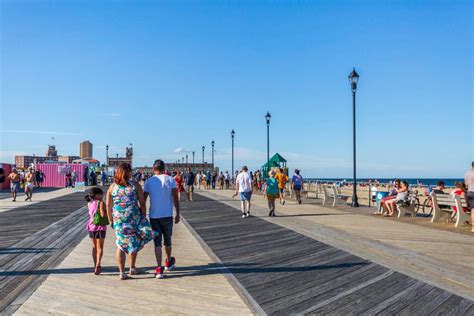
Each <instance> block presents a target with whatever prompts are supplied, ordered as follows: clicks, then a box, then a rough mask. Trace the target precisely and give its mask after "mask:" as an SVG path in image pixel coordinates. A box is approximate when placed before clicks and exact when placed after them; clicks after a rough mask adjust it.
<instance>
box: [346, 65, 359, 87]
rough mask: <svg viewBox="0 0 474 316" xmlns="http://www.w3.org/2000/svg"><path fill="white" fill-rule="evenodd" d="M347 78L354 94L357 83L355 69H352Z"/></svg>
mask: <svg viewBox="0 0 474 316" xmlns="http://www.w3.org/2000/svg"><path fill="white" fill-rule="evenodd" d="M348 78H349V82H350V83H351V88H352V92H355V91H356V90H357V82H359V74H358V73H357V72H356V70H355V68H352V72H351V73H350V75H349V77H348Z"/></svg>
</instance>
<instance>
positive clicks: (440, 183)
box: [436, 180, 444, 187]
mask: <svg viewBox="0 0 474 316" xmlns="http://www.w3.org/2000/svg"><path fill="white" fill-rule="evenodd" d="M436 185H437V186H439V187H444V181H442V180H440V181H438V182H436Z"/></svg>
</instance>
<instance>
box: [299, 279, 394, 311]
mask: <svg viewBox="0 0 474 316" xmlns="http://www.w3.org/2000/svg"><path fill="white" fill-rule="evenodd" d="M394 273H395V271H387V272H385V273H384V274H381V275H379V276H378V277H375V278H373V279H370V280H368V281H366V282H364V283H361V284H359V285H357V286H356V287H353V288H351V289H349V290H347V291H344V292H341V293H339V294H337V295H335V296H333V297H331V298H329V299H327V300H324V301H322V302H319V303H318V304H316V305H315V306H312V307H310V308H308V309H306V310H304V311H303V312H301V313H298V315H300V314H301V315H303V314H309V313H311V312H312V311H315V310H317V309H318V308H320V307H322V306H324V305H327V304H331V303H332V302H335V301H337V300H338V299H340V298H343V297H344V296H347V295H349V294H352V293H354V292H356V291H358V290H361V289H363V288H364V287H367V286H369V285H371V284H373V283H376V282H378V281H380V280H383V279H385V278H387V277H389V276H391V275H392V274H394Z"/></svg>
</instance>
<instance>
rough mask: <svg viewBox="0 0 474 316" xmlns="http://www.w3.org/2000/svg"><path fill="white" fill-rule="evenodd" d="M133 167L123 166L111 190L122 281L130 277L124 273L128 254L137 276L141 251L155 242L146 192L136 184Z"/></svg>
mask: <svg viewBox="0 0 474 316" xmlns="http://www.w3.org/2000/svg"><path fill="white" fill-rule="evenodd" d="M131 177H132V167H131V166H130V164H128V163H123V164H121V165H120V166H119V167H118V169H117V172H116V174H115V177H114V183H113V184H112V185H111V186H110V188H109V190H108V191H107V214H108V217H109V221H110V222H111V223H112V227H113V228H114V230H115V236H116V238H117V241H116V244H117V263H118V267H119V271H120V279H121V280H125V279H127V278H128V276H127V274H126V273H125V272H124V266H125V255H126V254H127V255H128V257H129V260H130V274H137V273H139V271H138V270H137V269H136V268H135V262H136V260H137V254H138V252H139V251H140V250H141V249H142V248H143V246H144V245H145V244H146V243H148V242H149V241H151V240H153V231H152V229H151V226H150V223H149V222H148V220H147V219H146V206H145V198H144V195H143V190H142V188H141V186H140V185H139V184H132V183H131V182H130V179H131Z"/></svg>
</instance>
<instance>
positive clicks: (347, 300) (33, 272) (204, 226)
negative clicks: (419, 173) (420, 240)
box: [0, 191, 474, 315]
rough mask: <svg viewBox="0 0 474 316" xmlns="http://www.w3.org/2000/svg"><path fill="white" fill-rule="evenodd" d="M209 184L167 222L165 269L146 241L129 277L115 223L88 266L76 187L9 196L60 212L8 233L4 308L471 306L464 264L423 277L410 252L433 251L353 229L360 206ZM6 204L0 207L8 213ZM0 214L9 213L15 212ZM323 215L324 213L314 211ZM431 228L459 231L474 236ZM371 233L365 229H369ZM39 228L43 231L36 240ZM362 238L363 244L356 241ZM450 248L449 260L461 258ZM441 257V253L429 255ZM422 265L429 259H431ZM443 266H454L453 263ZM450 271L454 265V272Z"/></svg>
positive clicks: (282, 310) (194, 310) (406, 309)
mask: <svg viewBox="0 0 474 316" xmlns="http://www.w3.org/2000/svg"><path fill="white" fill-rule="evenodd" d="M214 192H215V194H209V193H205V192H201V194H199V195H197V196H196V201H195V202H193V203H189V202H183V203H182V211H183V217H184V223H183V224H179V225H177V226H176V227H175V234H174V241H175V252H174V254H175V255H176V257H177V260H178V266H179V268H178V269H177V270H176V271H175V272H172V273H169V274H167V276H168V277H167V278H165V279H164V280H155V279H154V278H153V269H154V266H155V263H154V258H153V249H152V245H151V244H149V245H147V247H146V248H145V249H144V250H143V251H142V252H141V253H140V255H139V260H138V265H139V266H140V267H142V268H144V270H145V272H146V273H145V274H143V275H140V276H136V277H134V279H133V280H129V281H125V282H124V281H119V280H118V277H117V268H116V266H115V255H114V253H115V246H114V237H113V233H112V232H111V231H109V233H108V238H107V239H106V251H105V256H104V262H103V266H104V273H103V274H102V275H101V276H99V277H97V276H94V275H93V274H92V273H91V267H90V261H91V258H90V245H89V243H90V241H89V240H88V238H84V239H83V237H84V236H85V231H84V224H85V220H86V218H85V215H86V212H85V210H84V209H83V208H81V207H82V206H83V205H84V202H83V195H84V194H76V195H74V194H73V195H70V196H65V197H63V199H65V200H67V201H68V205H71V207H70V208H69V209H68V210H64V205H66V204H65V203H64V201H65V200H61V199H59V198H58V199H52V200H49V201H47V202H41V203H44V204H43V205H42V206H41V203H38V204H34V205H30V206H26V207H25V208H24V209H22V208H17V209H16V210H15V211H18V212H22V213H21V214H29V213H28V212H31V213H32V212H40V213H41V212H42V214H44V215H45V216H46V217H48V218H49V219H50V221H56V222H54V223H52V222H50V224H49V225H48V222H47V221H42V222H41V223H42V224H41V225H40V224H38V225H37V226H35V225H32V228H33V229H32V230H31V232H30V231H29V230H28V229H27V228H25V229H24V230H23V233H24V234H25V236H26V238H23V240H21V241H20V242H19V243H17V244H13V245H8V238H5V245H4V248H2V251H3V253H1V257H0V259H1V260H2V261H1V263H2V265H1V271H0V277H1V278H2V279H1V280H2V282H1V284H0V286H1V287H2V288H0V294H1V295H2V299H3V301H2V304H3V305H2V306H3V312H4V313H7V314H9V313H11V312H13V311H15V310H16V309H18V310H17V313H18V314H19V315H33V314H34V315H38V314H40V315H41V314H49V313H59V312H61V313H65V314H104V315H105V314H124V315H125V314H132V313H141V314H151V313H165V314H239V315H245V314H251V313H253V314H271V315H273V314H275V315H278V314H282V315H283V314H366V315H372V314H377V313H381V314H394V313H397V314H405V315H411V314H420V315H424V314H426V315H427V314H443V315H449V314H451V315H470V314H474V302H473V301H472V300H471V299H469V298H470V296H469V295H468V294H469V293H468V294H465V292H469V291H471V292H472V288H473V287H472V283H470V281H469V278H470V275H465V278H466V280H467V281H465V282H464V283H461V284H459V285H458V287H453V290H451V288H450V284H452V283H450V282H444V281H443V280H440V279H439V277H438V276H436V275H434V276H433V277H431V278H430V277H429V276H427V275H424V274H422V273H418V272H417V271H416V270H410V269H407V268H406V266H411V265H412V262H415V263H416V264H417V263H418V261H416V260H419V262H420V264H421V263H424V264H426V263H428V264H430V265H432V260H434V259H433V258H429V257H428V256H427V255H425V254H419V253H418V254H417V253H414V252H410V251H409V250H408V248H406V249H402V250H400V249H397V248H395V247H387V246H386V245H382V244H381V243H380V242H375V241H374V242H373V243H369V242H368V241H367V240H362V239H360V238H359V237H358V235H357V231H353V230H352V229H351V227H354V226H355V225H358V226H360V227H358V229H362V227H363V226H364V224H362V222H361V218H359V217H358V216H359V215H352V216H348V214H349V213H348V212H347V211H341V210H331V209H325V208H320V207H319V206H316V205H305V206H303V207H302V208H300V209H298V210H299V211H300V214H297V213H295V212H296V211H295V210H296V208H295V207H294V206H292V205H291V203H292V202H291V201H290V202H288V204H289V205H287V206H285V207H279V208H278V209H277V212H278V213H279V214H280V215H283V216H282V217H277V218H273V219H268V218H267V217H264V216H263V215H265V213H266V211H265V210H264V208H261V207H259V206H255V208H254V214H257V215H258V216H252V217H250V218H247V219H242V218H241V217H240V216H239V211H238V210H237V209H236V208H235V206H238V204H239V203H238V201H237V200H232V199H229V198H228V196H229V191H223V192H216V191H214ZM255 202H256V204H257V205H263V199H262V198H260V197H255ZM30 208H31V209H30ZM74 208H75V209H74ZM51 210H55V211H51ZM309 210H311V213H309ZM12 211H13V210H12ZM9 212H11V211H8V212H5V213H3V214H0V218H1V216H2V215H7V216H9V214H8V213H9ZM61 214H62V215H61ZM285 214H287V215H285ZM321 214H323V215H321ZM324 214H327V215H324ZM313 215H317V216H313ZM340 215H346V216H344V220H339V224H340V225H342V226H340V228H339V229H338V230H334V229H333V228H332V226H334V225H336V224H335V223H332V222H331V221H330V219H331V218H342V217H341V216H340ZM55 216H57V217H55ZM360 216H363V215H360ZM5 218H10V222H11V224H12V225H14V224H15V223H14V221H13V220H12V218H13V217H5ZM321 218H323V219H324V221H325V225H321V224H320V223H318V222H317V220H318V221H319V220H321ZM370 218H371V217H367V216H363V217H362V219H365V220H367V219H370ZM376 220H377V221H382V222H384V223H389V224H388V225H387V228H389V229H390V230H391V231H393V232H397V231H398V232H400V233H401V232H402V231H403V233H405V234H408V235H410V231H411V230H413V227H417V226H413V225H409V229H407V228H406V227H405V226H404V225H408V224H403V223H396V222H393V221H384V220H382V219H376ZM341 223H344V224H341ZM368 223H369V226H370V225H373V223H372V222H370V221H369V222H368ZM331 225H332V226H331ZM18 227H19V229H21V226H18ZM397 229H398V230H397ZM422 229H424V230H425V229H426V228H424V227H422ZM434 231H435V232H436V231H437V230H434ZM438 233H439V234H440V235H446V236H447V238H448V239H449V238H451V240H453V241H454V240H456V241H457V242H461V241H462V240H463V238H469V237H471V236H465V235H462V234H453V233H450V232H443V231H441V232H439V231H438ZM373 234H374V232H371V231H370V229H368V230H367V237H368V238H371V236H372V235H373ZM38 236H42V237H41V238H36V237H38ZM59 236H61V238H58V237H59ZM458 236H459V239H456V238H458ZM17 238H20V239H21V236H18V237H17ZM351 239H354V240H351ZM35 240H41V242H37V243H39V244H38V246H35ZM81 240H82V242H81ZM341 240H345V243H344V244H343V243H342V242H341ZM433 240H434V238H433ZM466 240H467V239H466ZM398 242H399V243H400V242H401V239H400V240H399V241H398ZM358 243H361V245H360V246H357V244H358ZM77 244H78V246H77V247H75V246H76V245H77ZM344 245H345V246H344ZM74 247H75V248H74ZM377 247H378V248H377ZM73 248H74V250H73ZM361 248H364V249H361ZM427 248H429V247H427ZM466 249H467V248H466ZM364 251H365V252H364ZM429 251H430V250H429V249H428V253H429ZM359 253H360V254H361V255H358V254H359ZM390 254H391V255H392V257H390V256H389V255H390ZM453 255H454V257H455V258H456V259H455V260H459V258H461V257H456V254H455V253H453ZM396 257H401V259H400V261H403V260H404V261H406V262H408V263H406V264H405V265H403V264H400V263H399V262H395V264H391V265H390V264H385V263H386V262H387V261H390V262H391V261H396V260H394V259H393V258H396ZM64 258H65V259H64ZM384 258H385V259H384ZM384 260H387V261H384ZM413 260H415V261H413ZM430 260H431V261H430ZM28 262H32V263H34V264H29V263H28ZM447 262H449V261H445V263H443V262H441V261H439V262H438V263H437V264H438V265H437V266H436V267H438V268H439V267H443V264H444V265H447ZM25 263H27V264H25ZM39 263H41V264H39ZM416 264H415V265H416ZM430 265H428V266H427V270H428V271H431V269H434V268H433V267H432V266H430ZM466 265H468V263H466ZM433 266H434V265H433ZM456 267H457V266H456ZM445 271H448V272H449V273H452V272H451V270H449V267H446V270H445ZM447 275H449V278H447V279H451V275H450V274H447ZM457 277H458V276H457V275H455V274H453V275H452V278H454V279H455V280H457V279H456V278H457ZM46 278H47V280H46V281H45V279H46ZM42 282H44V283H43V284H42V285H41V286H39V285H40V284H41V283H42ZM464 284H465V285H464ZM38 286H39V288H38ZM36 288H37V290H36V291H35V292H34V293H33V294H32V292H33V291H34V289H36ZM118 288H119V289H120V290H117V289H118ZM96 291H101V292H100V297H101V298H102V299H101V301H100V302H98V301H97V300H96V299H95V297H97V294H96ZM117 301H120V302H121V303H120V304H119V305H120V306H118V304H117V303H116V302H117ZM137 302H140V304H137Z"/></svg>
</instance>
